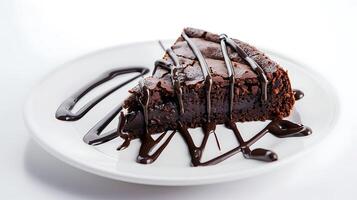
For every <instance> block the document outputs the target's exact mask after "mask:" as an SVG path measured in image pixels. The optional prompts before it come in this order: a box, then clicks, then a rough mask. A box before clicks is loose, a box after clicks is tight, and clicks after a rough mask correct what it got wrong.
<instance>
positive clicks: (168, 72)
mask: <svg viewBox="0 0 357 200" xmlns="http://www.w3.org/2000/svg"><path fill="white" fill-rule="evenodd" d="M160 45H161V47H162V48H163V49H164V50H165V52H166V55H165V56H164V58H163V59H161V60H158V61H156V62H155V68H154V71H153V74H152V76H150V77H147V78H145V79H142V80H141V81H140V82H139V85H138V86H137V87H135V88H133V89H132V90H131V91H130V92H131V93H132V96H130V97H129V98H128V99H127V100H126V101H125V102H124V104H123V106H122V105H119V106H117V107H116V108H115V109H114V110H113V111H112V112H110V113H109V114H108V115H107V116H106V117H105V118H104V119H103V120H101V121H100V122H99V123H98V124H96V126H94V127H93V128H92V129H91V130H90V131H89V132H88V133H87V134H86V135H85V137H84V141H85V142H86V143H88V144H94V145H95V144H101V143H103V142H106V141H109V140H111V139H113V138H115V137H118V136H119V137H121V138H122V139H124V142H123V144H122V145H120V146H119V147H118V150H121V149H125V148H126V147H128V146H129V144H130V141H131V140H132V139H136V138H139V139H140V140H141V143H142V144H141V147H140V151H139V155H138V157H137V161H138V162H139V163H144V164H149V163H152V162H154V161H155V160H156V159H157V158H158V156H159V155H160V153H161V152H162V151H163V150H164V148H165V147H166V146H167V145H168V144H169V142H170V140H171V138H172V137H173V136H174V135H175V133H176V132H179V133H180V134H181V135H182V137H183V138H184V140H185V142H186V143H187V146H188V149H189V152H190V155H191V161H192V164H193V165H194V166H204V165H212V164H216V163H218V162H221V161H223V160H225V159H227V158H229V157H231V156H232V155H234V154H236V153H238V152H242V153H243V155H244V157H245V158H248V159H256V160H261V161H267V162H270V161H275V160H277V159H278V156H277V154H276V153H274V152H272V151H270V150H266V149H261V148H258V149H253V150H251V149H250V146H251V145H252V144H254V143H255V142H256V141H258V140H259V139H260V138H261V137H263V136H264V135H265V134H266V133H268V132H270V133H272V134H273V135H274V136H276V137H299V136H305V135H309V134H311V132H312V131H311V129H310V128H308V127H306V126H303V125H301V124H295V123H292V122H289V121H286V120H282V118H283V117H286V116H288V115H289V113H290V110H291V109H292V107H293V105H294V101H295V100H298V99H301V98H302V97H303V96H304V95H303V93H302V92H301V91H299V90H294V91H293V90H292V89H291V87H290V81H289V78H288V76H287V73H286V72H285V71H284V70H283V69H282V68H280V66H279V65H278V64H276V63H275V62H273V61H271V60H270V59H269V58H268V57H267V56H265V55H264V54H263V53H261V52H260V51H258V50H257V49H256V48H254V47H252V46H249V45H248V44H246V43H243V42H241V41H239V40H234V39H230V38H229V37H228V36H226V35H224V34H222V35H215V34H212V33H209V32H206V31H202V30H198V29H192V28H187V29H184V31H183V33H182V34H181V37H180V38H179V39H178V40H177V41H176V42H175V44H174V45H173V46H172V47H171V48H167V49H166V48H164V46H163V44H162V43H161V42H160ZM130 69H131V68H124V69H120V70H115V71H113V72H108V73H107V74H105V75H104V76H102V77H100V78H99V79H97V80H96V81H94V82H93V83H92V84H89V85H88V86H87V87H85V88H83V89H82V90H80V91H79V92H77V93H76V94H74V95H72V96H71V97H70V98H69V99H67V100H66V101H65V102H64V103H62V104H61V106H60V107H59V109H58V110H57V113H56V117H57V118H58V119H60V120H67V121H73V120H78V119H80V118H81V117H83V116H84V115H85V114H86V113H87V112H88V111H89V110H90V109H91V108H93V107H94V106H95V104H97V103H98V102H100V101H101V100H103V99H104V98H105V97H106V96H108V95H109V94H111V93H112V92H114V91H115V90H117V89H119V88H120V87H122V86H123V85H125V84H127V83H129V82H130V81H133V80H134V79H136V78H137V77H138V76H140V75H143V74H146V73H147V72H148V70H147V69H146V68H135V69H133V70H130ZM132 72H140V75H138V76H135V77H133V78H132V79H130V80H129V81H127V82H125V83H123V84H120V85H119V86H117V87H115V88H114V89H112V90H110V91H109V92H107V93H105V94H103V95H101V96H99V97H97V98H95V99H94V100H92V101H91V102H89V103H88V104H86V105H85V106H84V107H83V108H82V109H80V111H79V112H78V113H75V114H73V113H72V112H71V110H72V109H73V107H74V105H75V104H76V103H77V102H78V101H79V99H80V98H82V97H83V96H84V95H85V94H86V93H88V92H89V91H90V90H92V89H93V88H95V87H97V86H98V85H100V84H102V83H103V82H105V81H109V80H110V79H111V78H113V77H114V76H117V75H121V74H124V73H132ZM123 107H124V108H126V111H127V112H126V114H124V112H123V111H122V109H123ZM118 113H120V118H119V119H120V120H119V126H118V130H114V131H110V132H108V133H104V134H101V132H102V131H103V130H104V128H105V127H106V126H107V125H108V124H109V123H110V121H112V120H113V119H114V117H115V116H116V115H117V114H118ZM256 120H272V121H271V122H270V123H269V124H268V125H267V126H266V127H265V128H264V129H263V130H262V131H260V132H259V133H257V134H256V135H255V136H254V137H252V138H251V139H250V140H248V141H244V140H243V138H242V136H241V134H240V132H239V130H238V128H237V126H236V124H235V122H237V121H241V122H244V121H256ZM216 124H225V125H226V127H227V128H229V129H231V130H232V131H233V133H234V135H235V136H236V139H237V141H238V143H239V146H238V147H236V148H234V149H232V150H230V151H228V152H226V153H224V154H222V155H220V156H218V157H216V158H213V159H211V160H208V161H205V162H201V157H202V154H203V151H204V149H205V146H206V143H207V140H208V137H209V135H210V134H211V133H214V134H216V133H215V127H216ZM197 126H201V127H202V130H203V133H204V139H203V141H202V143H201V145H200V146H198V147H197V146H196V145H195V144H194V143H193V140H192V137H191V135H190V133H189V131H188V128H191V127H192V128H193V127H197ZM169 130H172V132H171V133H170V135H169V137H168V138H167V139H166V140H165V141H164V142H163V144H162V145H161V146H160V147H159V148H158V149H157V150H156V151H155V152H153V153H152V152H151V151H152V149H153V148H154V146H155V145H157V144H158V143H159V142H160V141H161V140H162V139H163V138H164V136H165V135H166V134H167V132H168V131H169ZM160 132H164V133H163V134H162V135H160V136H159V138H158V139H156V140H154V139H153V138H152V136H151V135H152V134H155V133H160ZM216 140H217V137H216ZM217 144H218V146H219V143H218V140H217Z"/></svg>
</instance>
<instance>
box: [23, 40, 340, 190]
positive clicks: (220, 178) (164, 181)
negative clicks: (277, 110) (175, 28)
mask: <svg viewBox="0 0 357 200" xmlns="http://www.w3.org/2000/svg"><path fill="white" fill-rule="evenodd" d="M165 41H171V40H165ZM154 42H156V40H151V41H144V42H134V43H127V44H123V45H116V46H112V47H108V48H103V49H99V50H97V51H93V52H89V53H86V54H84V55H81V56H78V57H76V58H74V59H71V60H69V61H67V62H64V63H62V64H60V65H58V66H57V67H55V68H54V69H53V70H50V71H49V72H48V73H47V74H46V75H45V76H44V77H43V78H42V79H40V81H38V82H37V84H36V85H35V87H33V88H32V90H31V93H30V94H29V95H28V97H27V99H26V102H25V104H24V109H23V117H24V121H25V125H26V127H27V128H28V131H29V133H30V135H31V136H32V138H33V139H34V140H35V141H36V142H37V143H38V144H40V146H41V147H42V148H44V149H45V150H46V151H47V152H48V153H50V154H51V155H52V156H54V157H56V158H58V159H59V160H61V161H63V162H65V163H67V164H69V165H71V166H73V167H76V168H78V169H81V170H84V171H86V172H89V173H92V174H96V175H99V176H103V177H106V178H110V179H115V180H120V181H125V182H130V183H139V184H147V185H161V186H163V185H165V186H188V185H203V184H213V183H220V182H227V181H233V180H239V179H244V178H247V177H251V176H255V175H259V174H263V173H266V172H269V171H272V170H274V169H278V168H281V167H283V166H285V165H286V164H287V163H290V162H291V161H293V160H297V159H298V158H300V157H301V156H303V155H305V154H306V153H308V152H310V151H312V150H313V149H315V148H317V147H318V146H319V145H320V144H321V142H322V141H325V140H327V139H328V137H331V135H333V132H335V130H336V127H337V126H336V125H337V124H338V122H339V121H340V112H341V105H340V99H339V95H338V90H336V88H335V87H334V86H333V85H332V84H330V82H329V81H328V79H326V78H325V76H324V75H323V74H320V73H318V72H317V71H315V70H314V69H313V68H311V67H310V66H309V65H307V64H305V63H303V62H300V61H296V60H295V59H294V58H293V57H289V56H286V55H285V54H282V53H280V52H278V51H275V50H270V49H267V48H259V49H262V50H263V51H264V52H267V53H268V54H270V53H271V54H273V55H276V56H278V57H280V58H283V59H285V60H288V61H289V62H292V63H294V64H297V65H300V66H302V70H304V71H308V72H309V73H310V74H311V75H313V76H316V77H318V79H319V80H323V82H324V85H323V86H321V87H323V88H325V89H326V88H329V90H330V91H332V92H331V93H330V94H331V95H330V97H332V102H334V108H333V110H334V114H335V117H334V118H333V120H332V124H331V129H330V131H329V132H330V134H326V135H325V136H324V137H323V138H322V139H321V140H317V141H315V142H314V143H313V145H312V146H311V147H309V148H305V149H303V150H301V151H299V152H298V153H295V154H293V155H291V156H289V157H288V158H285V159H284V160H279V161H277V162H273V163H269V165H261V166H259V167H255V168H252V169H250V170H244V173H240V172H235V173H232V172H230V173H222V174H216V175H210V176H207V177H202V178H200V179H199V180H197V179H196V178H191V179H190V177H184V178H180V177H169V178H168V177H154V176H148V177H143V176H133V174H131V175H130V174H129V175H128V174H125V173H124V174H123V173H120V171H117V173H115V174H113V173H110V172H109V171H107V170H105V169H99V167H93V166H91V165H85V164H83V163H81V162H79V161H78V160H76V159H73V158H71V157H68V156H66V155H64V154H63V153H61V152H59V151H57V150H56V149H54V148H52V147H51V146H49V145H48V144H46V142H45V141H43V140H42V139H41V138H40V137H38V135H37V134H36V132H37V131H40V130H38V127H37V125H36V124H35V122H34V121H33V120H31V103H32V101H33V98H34V96H35V95H36V94H37V93H38V92H39V91H40V87H41V85H42V84H43V83H44V82H46V81H47V80H49V79H51V77H53V76H54V75H55V74H56V73H58V72H59V71H60V70H62V69H64V68H67V67H70V66H69V65H70V64H71V63H73V62H76V61H78V60H81V59H83V58H87V57H90V56H92V55H96V54H100V53H103V52H106V51H110V50H113V49H117V48H125V47H128V46H134V45H136V46H140V45H148V44H153V43H154ZM211 167H212V166H211ZM213 167H214V166H213ZM205 168H206V167H205ZM207 168H210V167H207ZM248 172H249V173H248Z"/></svg>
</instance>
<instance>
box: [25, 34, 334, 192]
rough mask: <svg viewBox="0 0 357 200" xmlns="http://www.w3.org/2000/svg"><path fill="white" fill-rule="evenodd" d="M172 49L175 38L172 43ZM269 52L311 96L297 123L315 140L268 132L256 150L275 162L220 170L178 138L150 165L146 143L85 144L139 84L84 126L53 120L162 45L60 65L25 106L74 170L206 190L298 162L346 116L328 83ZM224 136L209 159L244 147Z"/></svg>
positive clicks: (253, 126) (45, 142) (256, 126)
mask: <svg viewBox="0 0 357 200" xmlns="http://www.w3.org/2000/svg"><path fill="white" fill-rule="evenodd" d="M169 44H170V41H168V42H167V45H169ZM267 52H268V54H269V55H270V56H271V58H272V59H274V60H276V61H277V62H278V63H280V64H281V66H283V67H284V68H286V69H287V70H288V71H289V75H290V78H291V81H292V85H293V88H298V89H301V90H303V91H304V92H305V97H304V98H303V99H302V100H300V101H298V102H297V103H296V106H295V109H294V112H293V114H292V115H291V116H290V119H291V120H293V121H297V122H300V121H301V122H302V123H304V124H306V125H308V126H310V127H311V128H312V129H313V134H312V135H311V136H308V137H301V138H286V139H279V138H275V137H273V136H271V135H269V134H268V135H266V136H265V137H264V138H263V139H262V140H260V141H259V142H257V143H256V144H255V145H253V146H256V147H262V148H267V149H271V150H273V151H275V152H276V153H277V154H278V155H279V160H278V161H276V162H273V163H264V162H260V161H254V160H247V159H244V158H243V157H242V155H240V154H237V155H235V156H233V157H231V158H230V159H228V160H226V161H224V162H222V163H220V164H217V165H215V166H208V167H191V166H190V157H189V154H188V150H187V147H186V145H185V143H184V142H183V139H182V138H181V136H180V135H179V134H176V135H175V136H174V138H173V139H172V141H171V143H170V144H169V145H168V147H167V148H166V149H165V151H164V152H163V153H162V154H161V156H160V157H159V158H158V160H157V161H156V162H154V163H153V164H150V165H142V164H138V163H136V162H135V159H136V156H137V152H138V148H139V141H133V142H132V144H131V145H130V146H129V148H128V149H125V150H124V151H119V152H118V151H116V150H115V149H116V147H117V146H118V145H119V144H120V143H121V140H120V139H119V138H117V139H114V140H112V141H110V142H108V143H105V144H103V145H99V146H89V145H87V144H85V143H84V142H83V141H82V137H83V136H84V134H85V133H86V132H87V131H88V130H89V129H90V128H91V127H92V126H93V125H94V124H95V123H96V122H97V121H99V120H100V119H101V118H102V117H103V116H104V115H105V114H106V113H108V112H109V111H110V110H111V109H112V108H113V107H114V106H116V105H117V104H118V103H119V102H121V101H122V100H123V99H124V98H125V97H126V96H127V95H128V93H127V90H128V89H129V88H131V87H132V86H134V85H135V84H136V82H135V81H134V82H133V83H132V84H129V85H128V86H127V87H124V88H122V89H120V90H119V91H117V92H116V93H115V94H112V95H111V96H110V97H109V98H107V99H105V100H104V101H103V102H101V103H100V104H99V105H98V106H96V107H95V108H94V109H93V110H91V111H90V112H89V113H88V114H87V115H86V116H85V117H83V118H82V119H81V120H79V121H76V122H65V121H59V120H57V119H56V118H55V117H54V116H55V112H56V109H57V108H58V106H59V105H60V103H61V102H62V101H63V100H64V99H66V98H67V97H69V96H70V95H71V94H72V93H74V92H75V91H77V90H78V89H79V88H81V87H82V86H84V85H86V83H88V82H89V81H91V80H93V79H94V78H96V77H97V76H98V75H100V74H102V73H103V72H105V71H107V70H110V69H113V68H117V67H119V66H128V65H131V66H135V65H136V66H137V65H141V66H153V63H154V61H155V60H156V59H157V58H160V57H161V56H162V55H163V52H162V50H161V48H160V47H159V45H158V43H157V42H145V43H137V44H130V45H125V46H118V47H114V48H110V49H105V50H101V51H98V52H95V53H92V54H89V55H86V56H83V57H81V58H78V59H76V60H73V61H71V62H68V63H67V64H65V65H63V66H61V67H60V68H58V70H56V71H55V72H53V73H51V74H50V75H48V77H47V78H46V79H45V80H43V81H42V82H41V84H39V85H38V86H37V87H36V88H35V89H34V91H33V93H32V94H31V96H30V98H29V99H28V101H27V103H26V105H25V120H26V123H27V125H28V127H29V129H30V130H31V133H32V136H33V138H34V139H35V140H36V141H37V142H38V143H40V144H41V145H42V146H43V147H44V148H45V149H46V150H47V151H49V152H50V153H51V154H53V155H54V156H56V157H58V158H59V159H61V160H63V161H65V162H67V163H68V164H71V165H73V166H75V167H78V168H80V169H83V170H85V171H88V172H91V173H94V174H98V175H101V176H105V177H108V178H112V179H117V180H122V181H127V182H134V183H141V184H151V185H199V184H208V183H218V182H223V181H229V180H235V179H242V178H245V177H249V176H254V175H257V174H261V173H264V172H268V171H270V170H272V169H275V168H277V167H279V166H282V165H283V164H287V163H292V162H291V161H293V160H294V159H295V158H297V157H298V156H299V155H302V154H303V153H306V152H307V151H308V150H309V149H311V148H312V147H314V146H315V145H316V144H317V143H318V142H319V141H321V140H323V139H324V138H326V136H328V135H329V134H331V133H332V132H331V130H332V128H333V127H334V125H335V122H336V121H337V119H338V112H339V106H338V101H337V97H336V93H335V92H334V89H333V87H331V85H330V84H329V83H328V82H327V81H326V80H325V79H324V78H322V77H321V76H320V75H319V74H317V73H315V72H314V71H313V70H311V69H310V68H307V67H306V66H304V65H302V64H298V63H296V62H294V61H292V60H290V59H287V58H286V57H284V56H281V55H280V54H276V53H274V52H269V51H267ZM127 77H129V76H127ZM123 79H125V77H121V78H118V79H117V80H113V81H112V82H111V83H108V84H106V85H103V86H102V87H99V88H98V89H96V90H95V91H93V92H92V93H90V94H89V95H88V97H86V98H85V99H87V100H88V99H90V98H91V97H93V96H96V94H98V93H100V92H103V91H104V90H106V89H107V88H109V87H110V86H113V85H114V84H115V83H118V82H121V81H122V80H123ZM85 99H84V100H83V101H82V102H85ZM79 106H80V105H79ZM116 122H117V121H114V122H113V123H112V124H111V125H110V126H111V128H113V127H115V126H116ZM264 125H266V123H263V122H249V123H243V124H241V123H240V124H238V127H239V128H240V130H241V133H242V134H243V137H244V138H245V139H247V138H249V137H251V136H252V135H253V134H254V133H256V132H257V131H258V130H260V129H261V128H263V127H264ZM196 131H198V130H194V131H193V132H196ZM217 133H218V134H217V135H218V138H219V140H220V143H221V146H222V151H221V152H219V151H218V149H217V146H216V145H215V142H214V139H213V138H212V137H211V138H210V140H209V142H208V147H207V150H206V151H205V154H204V156H203V159H208V158H210V157H212V156H214V155H217V154H220V153H222V152H225V151H227V150H229V149H230V148H233V147H235V145H237V144H236V142H235V139H232V137H233V135H232V133H231V131H229V130H228V129H225V128H223V127H219V128H218V130H217ZM193 135H194V137H195V138H194V140H195V141H199V140H200V138H201V136H202V134H199V133H198V134H193Z"/></svg>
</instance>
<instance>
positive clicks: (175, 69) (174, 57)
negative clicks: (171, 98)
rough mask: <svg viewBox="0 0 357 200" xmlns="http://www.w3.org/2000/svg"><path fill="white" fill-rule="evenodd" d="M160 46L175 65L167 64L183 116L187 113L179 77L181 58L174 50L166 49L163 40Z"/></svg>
mask: <svg viewBox="0 0 357 200" xmlns="http://www.w3.org/2000/svg"><path fill="white" fill-rule="evenodd" d="M159 44H160V46H161V48H162V49H163V50H164V51H165V52H166V53H167V54H168V55H169V56H170V58H171V60H172V61H173V62H174V65H172V64H170V63H167V66H168V67H169V68H170V69H171V70H169V71H170V72H171V81H172V85H173V87H174V91H175V94H176V96H177V99H178V105H179V110H180V114H181V115H182V114H183V113H184V112H185V108H184V105H183V99H182V88H181V82H180V79H179V77H178V73H179V70H181V68H182V67H181V65H180V62H179V58H178V57H177V55H176V54H175V53H174V52H173V51H172V49H171V48H165V46H164V44H163V43H162V42H161V40H159Z"/></svg>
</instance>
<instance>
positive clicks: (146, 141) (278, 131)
mask: <svg viewBox="0 0 357 200" xmlns="http://www.w3.org/2000/svg"><path fill="white" fill-rule="evenodd" d="M182 38H183V39H184V40H185V41H186V42H187V44H188V46H189V47H190V48H191V50H192V51H193V53H194V55H195V56H196V58H197V59H198V61H199V63H200V66H201V70H202V73H203V76H204V82H205V87H206V100H207V123H206V124H205V125H204V126H203V127H202V130H203V134H204V137H203V140H202V142H201V144H200V146H196V145H195V144H194V142H193V139H192V137H191V134H190V133H189V131H188V129H187V127H186V126H185V125H184V124H183V123H182V122H181V121H178V129H177V130H173V131H172V132H171V133H170V135H169V136H168V138H167V139H166V140H165V141H164V142H163V144H161V146H160V147H159V148H157V150H156V151H155V152H152V151H153V148H154V147H155V146H156V145H158V144H159V143H160V141H162V140H163V138H164V137H165V135H166V134H167V132H168V131H165V132H164V133H162V134H161V135H160V136H159V137H158V138H157V139H156V140H155V139H153V138H152V135H151V134H150V133H149V132H148V126H149V120H148V105H149V102H150V90H149V89H148V88H147V87H146V86H145V84H144V79H142V80H141V81H140V82H139V86H140V89H141V94H142V95H140V96H139V97H138V101H139V102H140V103H141V105H142V111H143V114H144V121H145V131H144V134H140V135H134V134H132V133H125V132H123V127H124V125H125V123H126V120H125V117H124V113H123V106H122V105H121V104H120V105H118V106H117V107H115V108H114V109H113V110H112V111H111V112H109V113H108V114H107V115H106V116H105V117H104V118H103V119H102V120H100V121H99V122H98V123H97V124H96V125H95V126H94V127H93V128H91V129H90V130H89V131H88V133H87V134H86V135H85V136H84V138H83V141H84V142H85V143H87V144H90V145H98V144H102V143H105V142H107V141H109V140H112V139H114V138H116V137H118V136H119V137H121V138H122V139H123V140H124V141H123V143H122V144H121V145H120V146H119V147H118V148H117V149H118V150H122V149H125V148H127V147H128V146H129V145H130V141H131V140H132V139H136V138H139V139H140V140H141V146H140V150H139V154H138V157H137V162H138V163H142V164H150V163H152V162H154V161H155V160H156V159H157V158H158V157H159V155H160V154H161V153H162V151H163V150H164V149H165V147H166V146H167V145H168V144H169V142H170V141H171V139H172V138H173V136H174V135H175V133H176V132H177V131H178V132H179V133H180V134H181V136H182V137H183V139H184V140H185V142H186V144H187V147H188V150H189V152H190V155H191V163H192V165H193V166H207V165H214V164H217V163H220V162H222V161H224V160H226V159H228V158H230V157H231V156H233V155H235V154H237V153H239V152H242V154H243V156H244V158H247V159H254V160H260V161H265V162H272V161H275V160H277V159H278V156H277V154H276V153H274V152H273V151H271V150H267V149H262V148H256V149H253V150H251V148H250V147H251V146H252V145H253V144H254V143H255V142H257V141H258V140H259V139H261V138H262V137H263V136H264V135H266V134H267V133H271V134H272V135H274V136H276V137H279V138H285V137H301V136H306V135H309V134H311V133H312V130H311V129H310V128H309V127H307V126H304V125H302V124H296V123H293V122H290V121H287V120H283V119H275V120H273V121H271V122H270V123H269V124H268V125H267V126H266V127H265V128H264V129H263V130H261V131H260V132H258V133H257V134H256V135H254V136H253V137H252V138H251V139H249V140H247V141H244V140H243V137H242V136H241V134H240V132H239V130H238V127H237V126H236V123H235V122H234V121H233V119H232V112H233V102H234V85H235V77H234V75H235V74H234V67H233V65H232V62H231V60H230V58H229V55H228V50H227V45H229V46H230V47H232V48H233V50H235V51H236V52H237V53H238V54H239V55H240V56H241V57H242V58H243V59H244V60H245V61H246V62H248V63H249V65H250V66H251V67H252V69H253V70H254V71H255V72H256V73H257V74H258V77H259V78H260V80H261V85H262V101H266V100H267V84H268V81H267V78H266V75H265V73H264V71H263V69H262V68H261V67H260V66H259V65H258V64H257V63H256V62H255V61H254V60H253V59H252V58H250V57H248V56H247V54H246V53H245V52H244V51H243V50H242V49H241V48H240V47H239V46H238V44H236V43H235V42H234V41H233V40H232V39H230V38H228V37H227V36H226V35H225V34H222V35H220V44H221V50H222V53H223V57H224V61H225V63H226V65H227V71H228V76H229V82H230V101H229V103H230V105H229V116H228V119H227V121H226V123H225V126H226V127H227V128H229V129H231V130H232V131H233V133H234V135H235V137H236V139H237V141H238V143H239V146H237V147H235V148H233V149H231V150H229V151H227V152H225V153H223V154H221V155H219V156H217V157H214V158H212V159H210V160H207V161H201V158H202V155H203V152H204V150H205V147H206V145H207V141H208V138H209V136H210V134H211V133H214V135H215V139H216V142H217V146H218V148H219V149H220V144H219V141H218V138H217V136H216V133H215V127H216V124H215V123H214V122H211V121H210V116H211V88H212V77H211V74H210V70H209V67H208V65H207V63H206V61H205V59H204V57H203V55H202V54H201V52H200V51H199V49H198V48H197V47H196V46H195V44H194V42H193V41H192V40H191V39H190V38H189V37H188V36H187V34H186V33H185V32H183V33H182ZM159 44H160V46H161V48H162V49H164V50H165V52H166V53H167V54H168V55H169V57H170V58H171V60H172V61H173V64H171V63H170V62H168V61H166V60H163V59H161V60H158V61H156V62H155V68H154V71H153V74H154V73H155V71H156V70H157V68H158V67H160V68H162V69H165V70H167V71H169V72H170V74H171V80H172V84H173V86H174V91H175V94H176V96H177V98H178V106H179V110H180V114H183V113H184V112H185V109H184V105H183V100H182V88H181V82H180V80H179V77H178V73H179V70H181V66H180V63H179V59H178V57H177V55H176V54H175V53H174V52H173V51H172V49H171V48H167V49H166V48H165V47H164V46H163V44H162V43H161V41H159ZM148 72H149V69H147V68H145V67H128V68H121V69H116V70H112V71H109V72H107V73H105V74H103V75H102V76H101V77H99V78H97V79H95V80H94V81H93V82H91V83H90V84H88V85H87V86H85V87H83V88H82V89H80V90H79V91H78V92H76V93H75V94H73V95H72V96H70V97H69V98H68V99H66V100H65V101H64V102H63V103H62V104H61V105H60V106H59V108H58V109H57V112H56V118H57V119H59V120H63V121H75V120H78V119H80V118H82V117H83V116H84V115H85V114H86V113H87V112H88V111H89V110H91V109H92V108H93V107H94V106H95V105H96V104H97V103H99V102H100V101H101V100H103V99H104V98H105V97H107V96H108V95H110V94H111V93H113V92H114V91H116V90H118V89H119V88H121V87H123V86H124V85H126V84H128V83H130V82H131V81H133V80H135V79H137V78H138V77H140V76H143V75H145V74H147V73H148ZM128 73H139V74H138V75H136V76H134V77H133V78H131V79H129V80H127V81H125V82H124V83H121V84H119V85H118V86H116V87H114V88H112V89H110V90H109V91H107V92H106V93H104V94H102V95H99V96H98V97H96V98H94V99H93V100H91V101H90V102H89V103H87V104H85V105H84V106H83V107H82V108H81V109H79V111H78V112H76V113H72V109H73V107H74V106H75V105H76V104H77V103H78V101H79V100H80V99H81V98H82V97H83V96H85V95H86V94H87V93H88V92H90V91H91V90H93V89H94V88H96V87H97V86H99V85H101V84H103V83H105V82H107V81H109V80H111V79H113V78H114V77H116V76H119V75H122V74H128ZM293 92H294V97H295V100H299V99H301V98H303V97H304V93H303V92H302V91H300V90H294V91H293ZM118 113H119V123H118V128H117V129H116V130H112V131H109V132H107V133H104V134H102V132H103V130H104V129H105V128H106V127H107V126H108V125H109V123H110V122H111V121H112V120H113V119H114V118H115V117H116V116H117V115H118Z"/></svg>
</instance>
